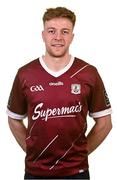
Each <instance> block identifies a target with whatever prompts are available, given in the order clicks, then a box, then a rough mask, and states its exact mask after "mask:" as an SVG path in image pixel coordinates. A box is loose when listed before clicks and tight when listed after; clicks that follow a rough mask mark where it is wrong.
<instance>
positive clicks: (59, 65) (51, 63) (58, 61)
mask: <svg viewBox="0 0 117 180" xmlns="http://www.w3.org/2000/svg"><path fill="white" fill-rule="evenodd" d="M70 59H71V55H69V54H67V55H65V56H63V57H52V56H50V55H49V54H45V56H43V60H44V62H45V64H46V66H47V67H48V68H49V69H51V70H52V71H55V72H56V71H59V70H62V69H63V68H65V66H67V65H68V64H69V62H70Z"/></svg>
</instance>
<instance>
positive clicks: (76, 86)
mask: <svg viewBox="0 0 117 180" xmlns="http://www.w3.org/2000/svg"><path fill="white" fill-rule="evenodd" d="M71 93H72V94H80V93H81V85H80V84H72V85H71Z"/></svg>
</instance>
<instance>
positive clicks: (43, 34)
mask: <svg viewBox="0 0 117 180" xmlns="http://www.w3.org/2000/svg"><path fill="white" fill-rule="evenodd" d="M42 39H43V41H45V40H44V39H45V38H44V31H42Z"/></svg>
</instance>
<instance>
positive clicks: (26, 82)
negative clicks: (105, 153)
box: [7, 58, 111, 177]
mask: <svg viewBox="0 0 117 180" xmlns="http://www.w3.org/2000/svg"><path fill="white" fill-rule="evenodd" d="M7 113H8V116H10V117H11V118H15V119H17V120H21V119H23V118H25V117H28V127H27V137H26V145H27V150H26V158H25V166H26V171H27V172H29V173H30V174H32V175H35V176H44V177H61V176H66V175H67V176H68V175H73V174H76V173H78V172H82V171H84V170H86V169H88V159H87V140H86V137H85V132H86V129H87V121H86V118H87V114H88V113H89V115H90V116H91V117H93V118H98V117H102V116H105V115H108V114H110V113H111V106H110V103H109V99H108V96H107V93H106V91H105V88H104V85H103V82H102V80H101V77H100V76H99V74H98V72H97V70H96V68H95V67H94V66H92V65H90V64H88V63H86V62H85V61H83V60H80V59H78V58H74V60H73V63H72V64H71V65H70V67H69V68H68V69H67V70H66V71H64V72H63V73H60V75H59V74H58V76H56V77H55V76H54V75H53V74H51V73H50V72H48V70H47V69H45V68H44V66H43V64H42V58H40V60H39V59H36V60H34V61H32V62H30V63H29V64H27V65H25V66H23V67H21V68H20V69H19V70H18V73H17V75H16V78H15V80H14V83H13V87H12V90H11V94H10V97H9V102H8V109H7Z"/></svg>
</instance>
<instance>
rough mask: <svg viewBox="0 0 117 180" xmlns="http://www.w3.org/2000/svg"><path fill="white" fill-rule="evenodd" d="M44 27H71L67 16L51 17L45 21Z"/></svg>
mask: <svg viewBox="0 0 117 180" xmlns="http://www.w3.org/2000/svg"><path fill="white" fill-rule="evenodd" d="M44 27H45V28H56V29H63V28H66V29H73V25H72V22H71V21H70V20H69V19H67V18H53V19H51V20H49V21H46V22H45V24H44Z"/></svg>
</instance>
